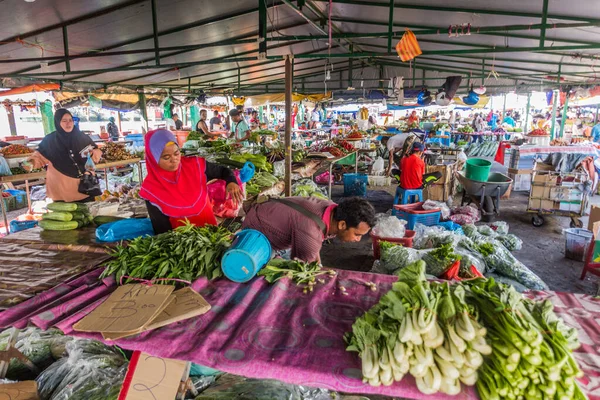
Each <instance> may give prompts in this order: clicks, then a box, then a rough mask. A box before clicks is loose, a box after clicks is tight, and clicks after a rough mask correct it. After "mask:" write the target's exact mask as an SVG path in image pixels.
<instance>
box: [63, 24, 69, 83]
mask: <svg viewBox="0 0 600 400" xmlns="http://www.w3.org/2000/svg"><path fill="white" fill-rule="evenodd" d="M62 36H63V52H64V54H65V68H66V69H67V72H71V60H70V59H69V34H68V33H67V26H66V25H65V26H63V27H62Z"/></svg>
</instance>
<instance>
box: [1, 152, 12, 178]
mask: <svg viewBox="0 0 600 400" xmlns="http://www.w3.org/2000/svg"><path fill="white" fill-rule="evenodd" d="M10 175H12V172H10V166H9V165H8V163H7V162H6V159H5V158H4V157H2V156H0V176H10Z"/></svg>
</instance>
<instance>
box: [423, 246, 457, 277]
mask: <svg viewBox="0 0 600 400" xmlns="http://www.w3.org/2000/svg"><path fill="white" fill-rule="evenodd" d="M453 247H454V246H453V245H452V244H450V243H448V244H444V245H442V246H440V247H437V248H435V249H433V250H431V251H429V252H427V253H425V254H423V257H422V260H423V261H425V264H426V265H427V268H426V271H427V273H428V274H429V275H433V276H442V275H443V274H444V273H445V272H446V271H447V270H448V268H450V266H451V265H452V264H453V263H454V262H455V261H456V260H461V259H462V256H460V255H459V254H457V253H455V252H454V248H453Z"/></svg>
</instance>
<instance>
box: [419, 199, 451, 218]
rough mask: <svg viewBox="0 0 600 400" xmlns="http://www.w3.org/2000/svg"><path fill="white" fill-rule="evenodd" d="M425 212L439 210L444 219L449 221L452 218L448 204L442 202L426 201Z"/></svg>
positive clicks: (424, 204)
mask: <svg viewBox="0 0 600 400" xmlns="http://www.w3.org/2000/svg"><path fill="white" fill-rule="evenodd" d="M423 209H424V210H437V209H439V210H440V211H441V214H442V219H448V217H449V216H450V208H449V207H448V205H447V204H446V203H443V202H440V201H433V200H426V201H425V202H424V203H423Z"/></svg>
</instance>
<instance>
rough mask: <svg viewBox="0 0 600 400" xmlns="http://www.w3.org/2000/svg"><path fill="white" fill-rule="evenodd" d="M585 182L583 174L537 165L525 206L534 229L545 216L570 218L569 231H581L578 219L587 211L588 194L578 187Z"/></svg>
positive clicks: (580, 222) (540, 223)
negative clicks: (530, 214) (572, 229)
mask: <svg viewBox="0 0 600 400" xmlns="http://www.w3.org/2000/svg"><path fill="white" fill-rule="evenodd" d="M587 179H588V178H587V174H586V173H585V172H567V173H564V172H556V171H554V167H553V166H552V165H547V164H544V163H541V162H536V163H535V165H534V167H533V171H532V174H531V191H530V192H529V202H528V204H527V212H528V213H532V214H533V216H532V217H531V223H532V224H533V226H535V227H540V226H542V225H544V223H545V219H544V216H546V215H557V216H562V217H569V218H571V223H570V226H571V228H582V227H583V222H582V221H581V219H580V218H581V217H582V216H583V215H584V213H585V210H586V206H587V202H588V193H587V192H586V191H585V190H581V186H582V185H583V184H584V183H585V182H586V180H587Z"/></svg>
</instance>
